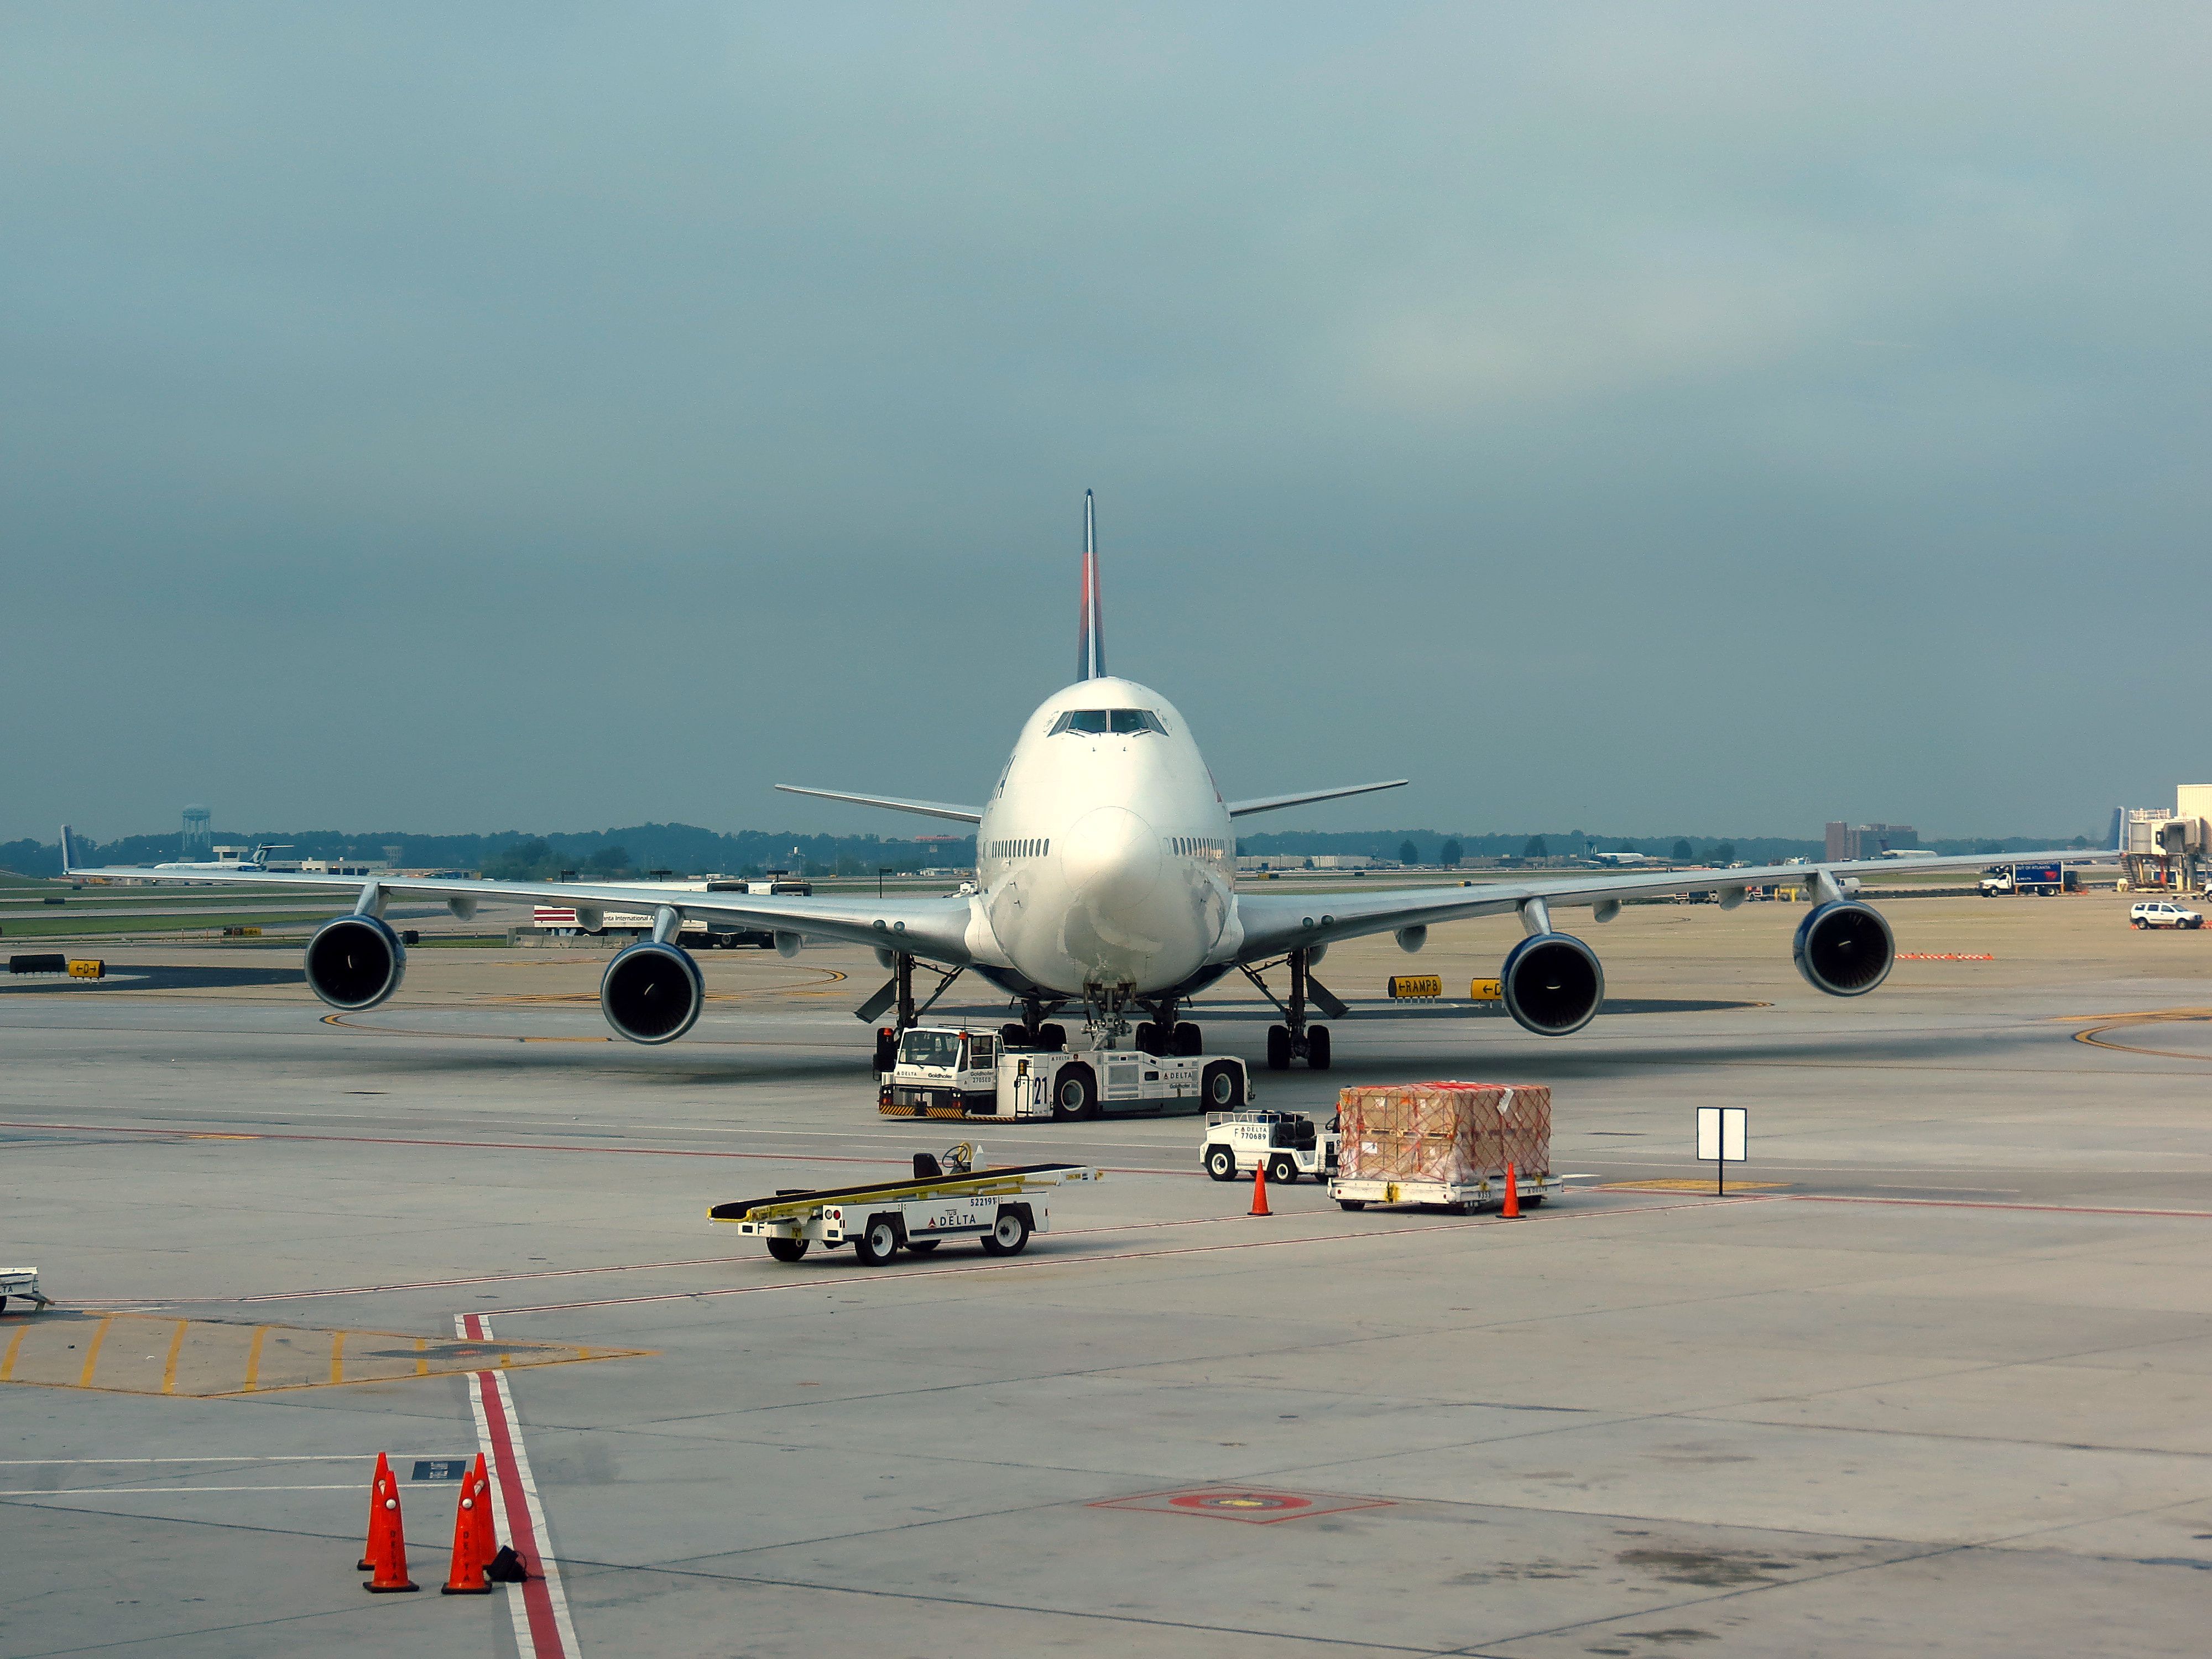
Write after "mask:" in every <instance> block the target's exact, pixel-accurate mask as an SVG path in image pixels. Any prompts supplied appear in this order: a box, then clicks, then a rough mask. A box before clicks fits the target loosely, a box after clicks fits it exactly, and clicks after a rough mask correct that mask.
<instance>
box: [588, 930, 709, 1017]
mask: <svg viewBox="0 0 2212 1659" xmlns="http://www.w3.org/2000/svg"><path fill="white" fill-rule="evenodd" d="M706 1001H707V981H706V979H705V977H704V976H703V975H701V973H700V972H699V964H698V963H696V962H694V961H692V960H691V957H690V952H688V951H682V950H678V948H677V947H676V946H675V945H659V944H656V943H654V942H653V941H652V940H651V939H642V940H640V941H639V942H638V943H637V944H635V945H631V946H630V947H629V949H628V950H626V951H620V952H618V953H617V955H616V957H615V959H614V960H613V961H612V962H611V963H608V964H607V971H606V973H605V975H603V976H602V977H601V978H600V980H599V1006H600V1008H601V1009H603V1010H604V1011H605V1013H606V1017H607V1024H610V1025H611V1026H613V1027H614V1028H615V1030H617V1031H619V1032H621V1033H622V1035H623V1036H626V1037H628V1038H629V1040H630V1041H631V1042H675V1041H676V1039H677V1038H678V1037H680V1036H683V1035H684V1033H685V1032H686V1031H688V1030H690V1029H691V1026H692V1024H693V1022H695V1021H696V1020H697V1018H699V1010H700V1009H701V1008H702V1007H703V1006H705V1004H706Z"/></svg>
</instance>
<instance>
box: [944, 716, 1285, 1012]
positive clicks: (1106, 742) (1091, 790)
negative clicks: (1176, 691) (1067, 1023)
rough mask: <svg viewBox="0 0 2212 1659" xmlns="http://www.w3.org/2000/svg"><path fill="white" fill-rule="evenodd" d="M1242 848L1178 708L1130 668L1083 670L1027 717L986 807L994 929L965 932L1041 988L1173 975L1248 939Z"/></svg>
mask: <svg viewBox="0 0 2212 1659" xmlns="http://www.w3.org/2000/svg"><path fill="white" fill-rule="evenodd" d="M1102 712H1103V713H1105V714H1107V715H1108V718H1107V719H1106V720H1103V721H1101V720H1097V719H1096V718H1092V717H1093V716H1095V715H1097V714H1100V713H1102ZM1133 713H1134V714H1139V715H1149V716H1150V719H1151V722H1152V726H1156V727H1157V728H1158V729H1147V728H1146V726H1145V725H1144V723H1143V721H1142V720H1134V719H1132V718H1131V717H1130V716H1131V715H1132V714H1133ZM1063 716H1066V717H1067V718H1066V719H1063ZM1116 716H1118V718H1116ZM1102 724H1103V725H1104V726H1106V727H1107V729H1106V730H1103V731H1097V730H1091V729H1086V728H1090V727H1093V726H1100V725H1102ZM1055 728H1060V729H1055ZM1132 728H1135V729H1132ZM1235 854H1236V847H1235V843H1234V842H1233V841H1232V840H1231V836H1230V829H1229V810H1228V807H1227V806H1226V805H1225V804H1224V803H1223V800H1222V798H1221V793H1220V791H1219V790H1218V789H1217V788H1215V787H1214V783H1213V776H1212V773H1210V772H1208V771H1207V770H1206V762H1205V760H1204V759H1203V758H1201V757H1200V754H1199V752H1198V744H1196V743H1195V742H1194V740H1193V739H1192V738H1191V734H1190V729H1189V727H1188V726H1186V725H1185V724H1184V722H1183V719H1182V715H1181V714H1179V713H1177V712H1176V708H1175V706H1174V705H1173V704H1171V703H1170V702H1168V700H1167V699H1166V698H1165V697H1163V696H1160V694H1159V693H1158V692H1157V691H1152V690H1147V689H1146V687H1144V686H1141V685H1139V684H1136V683H1135V682H1134V681H1132V680H1122V679H1109V678H1099V679H1090V680H1081V681H1079V682H1077V683H1076V684H1073V685H1071V686H1069V687H1068V688H1067V689H1066V690H1064V691H1060V692H1058V693H1055V694H1054V696H1050V697H1048V698H1047V699H1046V700H1045V701H1044V702H1042V704H1040V705H1039V706H1038V708H1037V710H1036V713H1035V714H1031V715H1030V717H1029V719H1028V720H1026V721H1025V722H1024V724H1023V726H1022V731H1021V735H1020V736H1019V737H1018V738H1017V739H1016V740H1015V743H1014V752H1013V754H1012V756H1011V757H1009V758H1008V760H1007V762H1006V771H1005V772H1004V773H1003V774H1002V775H1000V779H999V782H998V786H997V787H996V788H995V789H994V791H993V792H992V794H991V799H990V800H989V802H988V804H987V805H985V806H984V808H983V814H982V821H981V823H980V824H978V826H977V829H976V838H975V878H976V887H977V892H976V896H975V904H976V906H977V908H978V909H979V911H980V913H981V918H980V919H981V920H982V921H985V922H986V923H987V934H988V937H987V939H986V938H982V937H980V935H981V933H982V932H983V931H984V930H982V929H975V930H971V933H970V943H971V945H981V947H982V951H981V954H982V956H983V958H984V959H985V960H992V959H993V957H994V955H995V956H996V957H1002V958H1003V960H1002V961H1000V962H998V963H996V965H1000V966H1004V967H1010V968H1012V969H1015V970H1016V971H1017V972H1018V973H1019V974H1021V975H1023V977H1024V978H1025V979H1027V980H1028V981H1030V983H1031V984H1033V985H1035V986H1036V987H1038V988H1040V989H1042V990H1046V991H1053V992H1058V993H1060V994H1065V995H1068V996H1081V995H1085V994H1086V993H1091V994H1096V993H1098V992H1106V993H1109V994H1110V993H1114V992H1116V991H1119V992H1123V993H1135V994H1151V993H1154V992H1158V991H1164V990H1170V989H1172V988H1173V987H1176V986H1177V985H1179V984H1181V983H1182V981H1185V980H1187V979H1188V978H1189V977H1190V976H1191V975H1193V974H1194V973H1195V972H1197V971H1198V970H1199V969H1200V968H1201V967H1203V966H1205V965H1206V963H1209V962H1220V961H1225V960H1227V959H1228V958H1229V957H1231V955H1232V954H1233V953H1234V951H1236V949H1237V946H1238V945H1240V944H1241V943H1242V942H1243V929H1242V928H1241V927H1239V926H1238V924H1237V900H1236V894H1235V892H1234V884H1233V882H1232V880H1231V872H1232V871H1233V869H1234V867H1235V866H1234V865H1233V863H1232V860H1233V859H1234V857H1235Z"/></svg>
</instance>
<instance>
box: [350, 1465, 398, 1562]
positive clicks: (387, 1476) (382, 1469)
mask: <svg viewBox="0 0 2212 1659" xmlns="http://www.w3.org/2000/svg"><path fill="white" fill-rule="evenodd" d="M391 1480H392V1462H391V1460H390V1459H389V1458H387V1457H386V1456H385V1455H384V1454H383V1453H382V1452H379V1453H377V1455H376V1474H375V1478H374V1479H373V1480H370V1482H369V1483H368V1537H367V1538H366V1539H365V1540H363V1541H362V1547H361V1559H360V1560H358V1561H356V1562H355V1563H354V1564H353V1570H354V1571H356V1572H374V1571H376V1563H375V1562H374V1561H372V1560H370V1559H368V1557H369V1552H370V1551H371V1550H373V1549H374V1548H375V1547H376V1508H377V1500H378V1499H379V1498H381V1497H383V1495H384V1489H385V1487H386V1485H388V1484H389V1483H390V1482H391Z"/></svg>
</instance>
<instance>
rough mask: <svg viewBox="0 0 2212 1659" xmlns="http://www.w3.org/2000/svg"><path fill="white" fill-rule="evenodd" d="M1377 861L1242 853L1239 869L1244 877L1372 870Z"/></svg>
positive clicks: (1361, 855)
mask: <svg viewBox="0 0 2212 1659" xmlns="http://www.w3.org/2000/svg"><path fill="white" fill-rule="evenodd" d="M1374 867H1375V860H1373V859H1372V858H1370V857H1369V856H1368V855H1367V854H1364V853H1310V854H1309V853H1242V854H1238V855H1237V872H1238V873H1239V874H1242V875H1248V876H1249V875H1256V874H1258V873H1259V872H1262V871H1267V870H1372V869H1373V868H1374Z"/></svg>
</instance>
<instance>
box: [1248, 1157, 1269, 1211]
mask: <svg viewBox="0 0 2212 1659" xmlns="http://www.w3.org/2000/svg"><path fill="white" fill-rule="evenodd" d="M1252 1213H1253V1214H1254V1215H1273V1214H1274V1212H1273V1210H1271V1209H1269V1208H1268V1207H1267V1159H1266V1158H1261V1160H1260V1161H1259V1162H1258V1163H1257V1164H1254V1165H1253V1166H1252Z"/></svg>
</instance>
